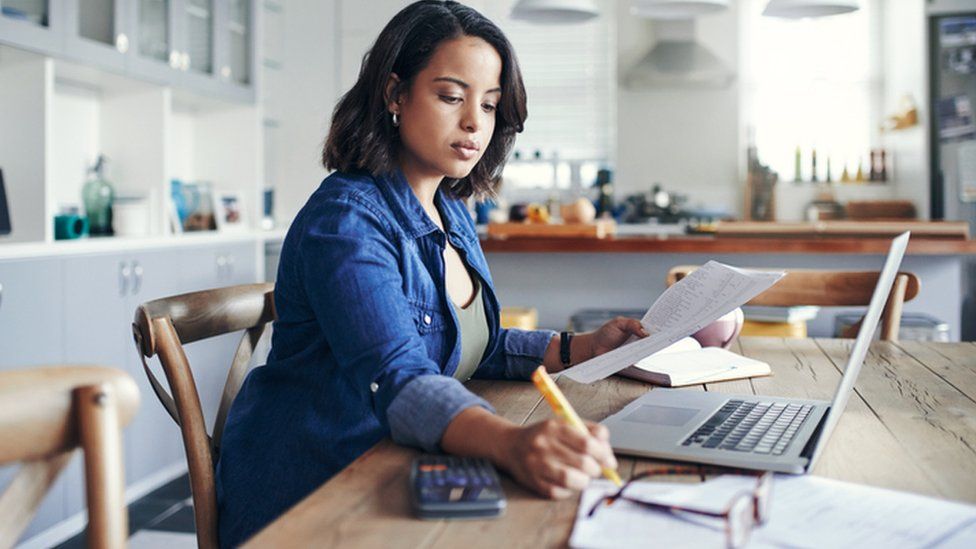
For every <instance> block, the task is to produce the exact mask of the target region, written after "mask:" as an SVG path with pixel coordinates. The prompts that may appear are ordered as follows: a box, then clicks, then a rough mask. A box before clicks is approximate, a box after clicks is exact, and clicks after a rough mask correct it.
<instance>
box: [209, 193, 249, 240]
mask: <svg viewBox="0 0 976 549" xmlns="http://www.w3.org/2000/svg"><path fill="white" fill-rule="evenodd" d="M214 206H215V209H214V214H215V216H214V217H215V218H216V221H217V230H218V231H220V232H224V233H237V232H243V231H246V230H247V227H248V220H247V207H246V205H245V201H244V193H242V192H240V191H220V192H218V193H216V196H215V200H214Z"/></svg>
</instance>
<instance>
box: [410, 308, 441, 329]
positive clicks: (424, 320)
mask: <svg viewBox="0 0 976 549" xmlns="http://www.w3.org/2000/svg"><path fill="white" fill-rule="evenodd" d="M410 308H411V310H412V312H413V320H414V324H416V325H417V331H418V332H420V333H421V334H431V333H434V332H442V331H444V329H445V328H446V327H447V323H446V319H445V318H444V314H443V313H442V312H441V311H440V310H439V309H438V308H436V307H432V306H430V305H428V304H426V303H420V302H417V301H411V302H410Z"/></svg>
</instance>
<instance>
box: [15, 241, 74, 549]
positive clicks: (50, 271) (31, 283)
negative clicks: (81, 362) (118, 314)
mask: <svg viewBox="0 0 976 549" xmlns="http://www.w3.org/2000/svg"><path fill="white" fill-rule="evenodd" d="M0 286H2V288H0V371H9V370H20V369H24V368H29V367H31V366H40V365H56V364H59V363H61V362H62V361H63V350H62V323H61V291H62V290H61V265H60V262H59V261H58V260H56V259H47V260H19V261H9V262H2V263H0ZM18 469H19V465H9V466H6V467H0V487H3V488H6V486H7V485H8V484H9V482H10V480H11V479H12V478H13V477H14V475H15V474H16V473H17V471H18ZM68 483H69V482H68V480H67V479H66V477H65V474H64V473H62V475H61V477H60V478H59V479H58V480H57V481H55V483H54V485H53V486H51V489H50V490H49V491H48V494H47V496H46V497H45V498H44V501H42V502H41V506H40V507H39V508H38V511H37V514H36V515H35V516H34V520H33V521H32V522H31V524H30V525H29V526H28V527H27V530H26V531H25V533H24V537H25V538H26V537H30V536H33V535H34V534H37V533H39V532H41V531H43V530H44V529H46V528H49V527H51V526H53V525H54V524H56V523H57V522H59V521H61V520H63V519H64V518H65V517H66V514H65V512H66V511H65V507H64V501H65V493H66V492H65V490H66V486H67V485H68Z"/></svg>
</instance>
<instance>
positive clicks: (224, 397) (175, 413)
mask: <svg viewBox="0 0 976 549" xmlns="http://www.w3.org/2000/svg"><path fill="white" fill-rule="evenodd" d="M273 292H274V285H273V284H244V285H240V286H230V287H227V288H217V289H214V290H205V291H200V292H192V293H188V294H182V295H177V296H172V297H166V298H162V299H156V300H153V301H149V302H146V303H143V304H142V305H140V306H139V307H138V308H137V309H136V314H135V319H134V321H133V323H132V334H133V337H134V339H135V344H136V348H137V350H138V351H139V355H140V357H141V358H142V364H143V368H144V369H145V371H146V375H147V376H148V377H149V382H150V384H151V385H152V387H153V392H155V393H156V396H157V398H159V401H160V403H162V405H163V406H164V407H165V408H166V410H167V411H168V412H169V414H170V416H171V417H172V418H173V420H174V421H176V423H177V425H179V426H180V432H181V434H182V436H183V446H184V450H185V451H186V459H187V466H188V469H189V472H190V490H191V492H192V494H193V513H194V518H195V520H196V529H197V545H198V546H199V547H202V548H211V547H217V495H216V485H215V483H214V464H215V463H216V462H217V458H218V456H219V453H220V437H221V434H222V433H223V429H224V423H225V422H226V420H227V412H228V411H229V410H230V405H231V404H232V403H233V401H234V397H236V396H237V392H238V391H239V390H240V388H241V384H242V383H243V382H244V377H245V376H246V374H247V366H248V364H249V363H250V361H251V356H252V354H253V353H254V348H255V346H256V345H257V343H258V340H259V339H261V335H262V334H263V333H264V329H265V327H266V326H267V324H268V323H269V322H271V321H273V320H274V319H275V309H274V298H273V297H274V296H273ZM242 330H243V331H244V335H243V337H242V338H241V342H240V344H239V345H238V347H237V352H236V353H235V354H234V357H233V359H232V360H231V363H230V369H229V371H228V373H227V381H226V382H225V383H224V389H223V393H222V394H221V398H220V405H219V407H218V409H217V416H216V420H215V421H214V427H213V434H208V433H207V427H206V424H205V422H204V417H203V409H202V407H201V405H200V396H199V394H198V393H197V387H196V382H195V381H194V379H193V372H192V371H191V369H190V364H189V362H188V361H187V358H186V353H184V352H183V345H185V344H187V343H192V342H194V341H199V340H202V339H208V338H211V337H215V336H219V335H223V334H228V333H232V332H237V331H242ZM153 356H158V357H159V362H160V364H161V365H162V368H163V373H164V374H165V376H166V382H167V384H168V385H169V389H170V390H171V391H172V396H171V395H170V393H169V392H168V391H167V390H166V389H165V388H164V387H163V385H162V384H161V383H160V382H159V380H157V379H156V376H155V375H154V374H153V372H152V370H151V369H150V368H149V364H148V362H147V359H149V358H152V357H153ZM198 367H199V366H198ZM202 367H210V368H212V367H216V365H213V364H207V365H202Z"/></svg>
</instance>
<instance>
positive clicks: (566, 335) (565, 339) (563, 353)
mask: <svg viewBox="0 0 976 549" xmlns="http://www.w3.org/2000/svg"><path fill="white" fill-rule="evenodd" d="M572 340H573V332H560V333H559V362H562V363H563V366H566V367H567V368H568V367H570V366H572V365H573V360H572V357H571V356H570V352H569V344H570V342H571V341H572Z"/></svg>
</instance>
